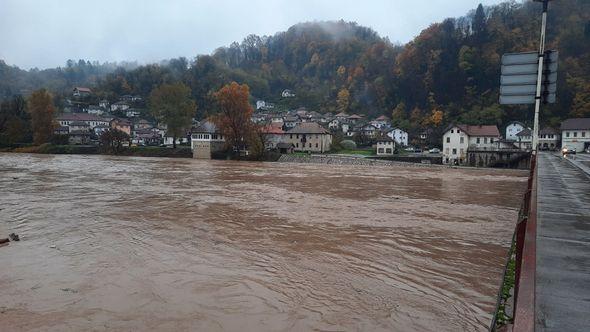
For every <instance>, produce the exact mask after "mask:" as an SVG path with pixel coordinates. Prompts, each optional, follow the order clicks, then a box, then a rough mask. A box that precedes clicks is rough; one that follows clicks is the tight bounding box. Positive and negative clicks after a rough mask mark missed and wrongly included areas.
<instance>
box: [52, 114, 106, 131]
mask: <svg viewBox="0 0 590 332" xmlns="http://www.w3.org/2000/svg"><path fill="white" fill-rule="evenodd" d="M55 120H56V121H57V123H59V125H60V126H68V127H69V125H70V124H71V123H72V122H76V121H82V122H85V123H86V124H88V126H90V129H93V128H94V127H96V126H100V125H105V126H106V125H109V122H110V121H111V118H106V117H100V116H97V115H94V114H87V113H65V114H60V115H58V116H57V117H56V118H55Z"/></svg>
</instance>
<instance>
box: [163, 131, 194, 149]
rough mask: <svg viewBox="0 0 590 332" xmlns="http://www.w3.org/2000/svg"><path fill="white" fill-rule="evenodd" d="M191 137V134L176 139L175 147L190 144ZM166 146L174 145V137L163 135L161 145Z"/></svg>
mask: <svg viewBox="0 0 590 332" xmlns="http://www.w3.org/2000/svg"><path fill="white" fill-rule="evenodd" d="M191 139H192V137H191V133H190V132H189V133H187V134H186V136H180V137H176V145H180V144H188V143H190V141H191ZM162 144H164V145H166V146H173V145H174V137H173V136H172V135H170V134H168V133H165V134H164V137H163V143H162Z"/></svg>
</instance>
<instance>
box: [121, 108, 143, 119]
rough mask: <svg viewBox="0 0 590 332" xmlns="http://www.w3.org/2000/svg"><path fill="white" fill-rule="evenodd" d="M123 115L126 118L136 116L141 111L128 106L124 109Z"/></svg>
mask: <svg viewBox="0 0 590 332" xmlns="http://www.w3.org/2000/svg"><path fill="white" fill-rule="evenodd" d="M125 115H126V116H127V117H128V118H136V117H138V116H140V115H141V111H140V110H138V109H136V108H129V109H127V110H126V111H125Z"/></svg>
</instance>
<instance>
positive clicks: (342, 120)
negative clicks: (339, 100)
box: [335, 112, 349, 123]
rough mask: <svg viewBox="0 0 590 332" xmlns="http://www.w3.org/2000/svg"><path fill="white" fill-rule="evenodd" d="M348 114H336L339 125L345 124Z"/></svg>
mask: <svg viewBox="0 0 590 332" xmlns="http://www.w3.org/2000/svg"><path fill="white" fill-rule="evenodd" d="M348 116H349V115H348V114H346V113H344V112H340V113H338V114H336V116H335V117H336V119H338V120H339V121H340V123H342V122H346V121H347V119H348Z"/></svg>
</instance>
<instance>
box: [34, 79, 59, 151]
mask: <svg viewBox="0 0 590 332" xmlns="http://www.w3.org/2000/svg"><path fill="white" fill-rule="evenodd" d="M27 110H28V112H29V113H30V114H31V128H32V130H33V143H35V144H37V145H41V144H44V143H48V142H49V141H50V140H51V137H52V136H53V131H54V129H55V122H54V120H53V113H55V107H54V106H53V99H52V97H51V95H50V94H49V92H47V90H45V89H41V90H37V91H35V92H33V93H32V94H31V96H30V97H29V99H28V101H27Z"/></svg>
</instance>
